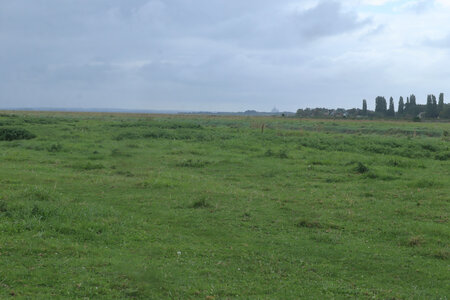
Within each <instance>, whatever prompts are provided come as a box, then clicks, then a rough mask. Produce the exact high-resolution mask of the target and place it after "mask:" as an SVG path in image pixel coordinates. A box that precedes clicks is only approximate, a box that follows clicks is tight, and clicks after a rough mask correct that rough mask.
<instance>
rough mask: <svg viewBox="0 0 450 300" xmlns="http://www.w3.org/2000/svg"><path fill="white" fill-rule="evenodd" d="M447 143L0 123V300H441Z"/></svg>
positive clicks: (228, 126) (386, 136)
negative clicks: (9, 299) (56, 299)
mask: <svg viewBox="0 0 450 300" xmlns="http://www.w3.org/2000/svg"><path fill="white" fill-rule="evenodd" d="M449 132H450V123H448V122H447V123H445V122H441V123H439V122H430V123H426V122H421V123H414V122H404V121H365V120H358V121H352V120H306V119H296V118H281V117H220V116H195V115H189V116H186V115H185V116H183V115H143V114H142V115H139V114H135V115H133V114H109V113H105V114H100V113H50V112H7V111H4V112H0V298H8V297H11V298H19V299H31V298H32V299H49V298H51V297H53V298H68V299H77V298H78V299H129V298H135V299H210V300H211V299H348V298H359V299H361V298H362V299H373V298H375V299H447V298H448V296H449V295H450V290H449V286H450V280H449V279H450V272H449V254H450V249H449V236H450V227H449V224H448V221H449V220H448V217H449V216H448V213H449V201H450V188H449V186H450V185H449V184H450V148H449V147H450V136H449Z"/></svg>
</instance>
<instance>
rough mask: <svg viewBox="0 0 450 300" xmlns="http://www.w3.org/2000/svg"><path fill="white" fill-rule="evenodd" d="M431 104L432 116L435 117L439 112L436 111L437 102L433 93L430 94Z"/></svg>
mask: <svg viewBox="0 0 450 300" xmlns="http://www.w3.org/2000/svg"><path fill="white" fill-rule="evenodd" d="M431 105H432V115H433V118H437V117H438V116H439V112H438V104H437V101H436V96H435V95H431Z"/></svg>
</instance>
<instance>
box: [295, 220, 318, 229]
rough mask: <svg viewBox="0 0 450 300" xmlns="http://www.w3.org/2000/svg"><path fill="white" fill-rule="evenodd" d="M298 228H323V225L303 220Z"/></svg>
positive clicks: (299, 222) (298, 223) (298, 224)
mask: <svg viewBox="0 0 450 300" xmlns="http://www.w3.org/2000/svg"><path fill="white" fill-rule="evenodd" d="M296 225H297V227H305V228H323V226H322V224H320V223H319V222H317V221H309V220H305V219H301V220H299V221H298V222H297V224H296Z"/></svg>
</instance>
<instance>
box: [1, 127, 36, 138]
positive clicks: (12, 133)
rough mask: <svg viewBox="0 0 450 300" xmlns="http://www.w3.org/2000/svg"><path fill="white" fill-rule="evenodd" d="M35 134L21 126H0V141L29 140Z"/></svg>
mask: <svg viewBox="0 0 450 300" xmlns="http://www.w3.org/2000/svg"><path fill="white" fill-rule="evenodd" d="M35 137H36V135H34V134H33V133H31V132H29V131H27V130H25V129H21V128H0V141H14V140H30V139H34V138H35Z"/></svg>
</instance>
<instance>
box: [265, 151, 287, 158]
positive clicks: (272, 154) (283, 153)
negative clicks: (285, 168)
mask: <svg viewBox="0 0 450 300" xmlns="http://www.w3.org/2000/svg"><path fill="white" fill-rule="evenodd" d="M264 156H267V157H278V158H289V155H288V152H287V150H286V149H282V150H280V151H278V152H274V151H273V150H272V149H267V151H266V152H265V153H264Z"/></svg>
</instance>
